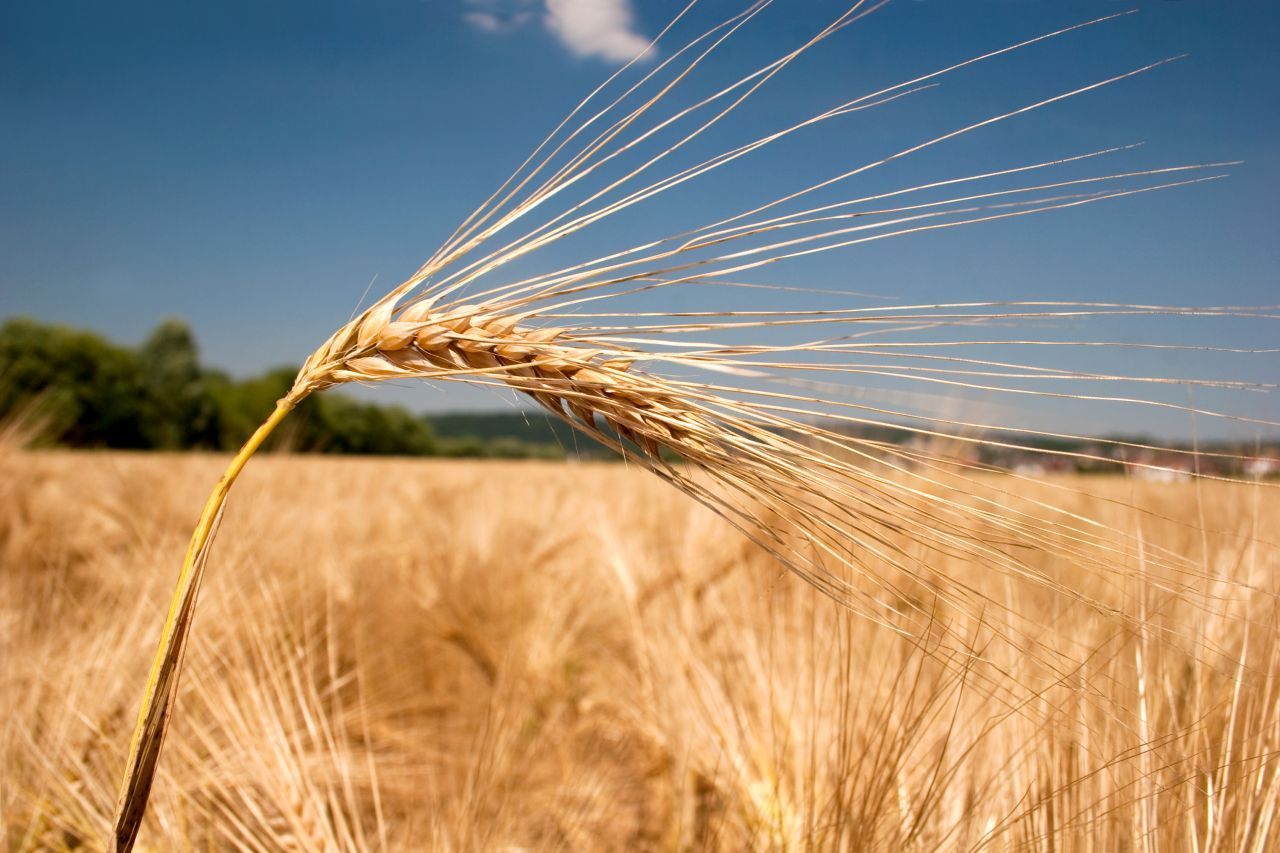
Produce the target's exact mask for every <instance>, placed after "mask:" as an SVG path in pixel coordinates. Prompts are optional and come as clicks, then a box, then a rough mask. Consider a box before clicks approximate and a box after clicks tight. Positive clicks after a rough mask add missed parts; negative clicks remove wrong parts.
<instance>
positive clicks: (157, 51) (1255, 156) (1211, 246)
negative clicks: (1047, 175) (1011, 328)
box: [0, 0, 1280, 409]
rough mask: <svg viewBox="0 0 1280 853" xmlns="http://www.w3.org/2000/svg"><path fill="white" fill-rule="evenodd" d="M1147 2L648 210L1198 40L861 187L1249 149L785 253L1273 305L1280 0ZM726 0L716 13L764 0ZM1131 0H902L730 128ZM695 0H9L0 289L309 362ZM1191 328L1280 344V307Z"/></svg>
mask: <svg viewBox="0 0 1280 853" xmlns="http://www.w3.org/2000/svg"><path fill="white" fill-rule="evenodd" d="M1136 5H1137V8H1139V9H1140V12H1139V13H1138V14H1135V15H1131V16H1127V17H1125V18H1123V19H1121V20H1118V21H1115V22H1112V23H1109V24H1107V25H1104V26H1100V27H1094V28H1090V29H1089V30H1087V31H1084V32H1082V33H1077V34H1073V35H1071V36H1069V37H1066V38H1063V39H1060V40H1055V41H1054V42H1052V43H1049V44H1046V45H1043V46H1039V47H1036V48H1033V49H1031V50H1029V51H1026V52H1024V53H1020V54H1019V55H1017V56H1016V57H1012V58H1009V59H1006V60H1000V61H999V62H996V63H992V64H991V65H990V66H984V67H982V68H978V69H974V70H973V71H971V72H968V71H967V72H965V73H964V74H961V75H957V76H956V77H955V78H948V79H947V80H946V81H945V84H944V85H943V86H941V87H939V88H938V89H936V90H931V91H929V92H926V93H921V94H920V95H919V96H913V97H912V98H909V99H906V100H904V101H903V102H900V103H897V104H893V105H889V106H887V107H884V108H880V109H877V110H873V111H870V112H868V113H866V114H859V115H858V116H856V117H854V118H852V119H845V120H841V121H840V122H838V123H835V124H833V125H832V126H831V127H826V128H824V129H823V130H822V131H821V132H819V133H817V134H814V136H813V138H812V139H811V140H808V141H806V142H805V143H804V144H803V145H801V146H798V147H793V148H787V147H783V148H782V149H781V150H779V151H777V152H770V153H764V154H761V155H760V156H758V157H757V158H754V159H753V160H752V162H751V163H750V164H749V166H748V167H747V168H745V169H743V170H740V171H738V172H736V173H735V174H734V175H733V176H732V177H726V178H725V179H724V180H710V181H708V182H706V184H705V185H704V186H703V187H702V188H700V189H697V190H690V191H688V192H687V193H685V194H684V195H683V196H680V197H678V198H674V199H672V200H670V201H669V202H667V203H665V204H664V203H659V204H655V205H653V206H652V208H651V209H646V210H643V211H638V212H637V213H636V215H635V217H634V218H633V219H631V220H629V222H628V225H627V227H629V228H635V229H640V230H642V231H645V233H647V234H656V233H665V229H666V225H667V224H668V223H669V222H679V221H681V218H682V217H684V216H689V215H693V216H701V217H702V218H703V219H711V218H712V217H713V216H717V215H718V214H721V213H724V212H731V210H732V207H733V204H734V203H735V202H747V201H752V200H767V199H768V198H771V197H773V196H776V195H778V194H780V193H782V192H785V191H787V190H789V189H793V188H795V187H796V186H799V185H802V182H804V181H806V179H812V178H814V177H820V176H823V175H826V174H832V173H835V172H837V171H840V170H842V169H843V168H845V167H847V165H848V164H849V163H855V162H862V161H865V160H866V159H868V158H873V157H875V156H877V155H879V154H883V153H886V152H888V151H889V150H892V149H894V148H895V146H896V147H901V146H902V145H904V144H909V143H911V142H912V141H919V140H920V139H923V138H926V137H927V136H928V135H929V134H931V133H937V132H940V131H943V130H946V129H949V128H951V127H955V126H959V125H961V124H964V123H966V122H968V121H972V120H975V119H979V118H983V117H985V116H986V115H988V114H992V113H994V112H999V111H1001V110H1005V109H1009V108H1011V107H1015V106H1018V105H1020V104H1021V103H1024V102H1027V101H1029V100H1035V99H1037V98H1040V97H1045V96H1048V95H1052V94H1055V93H1057V92H1059V91H1063V90H1065V89H1069V88H1073V87H1075V86H1079V85H1082V84H1084V83H1088V82H1092V81H1093V80H1095V79H1099V78H1101V77H1105V76H1108V75H1111V74H1114V73H1117V72H1120V71H1125V70H1128V69H1130V68H1134V67H1137V66H1140V65H1143V64H1145V63H1147V62H1150V61H1153V60H1155V59H1159V58H1161V57H1165V56H1169V55H1174V54H1181V53H1189V54H1190V56H1189V58H1188V59H1186V60H1183V61H1180V62H1177V63H1174V64H1172V65H1169V66H1167V67H1163V68H1161V69H1158V70H1157V71H1155V72H1153V73H1151V74H1147V75H1144V76H1142V77H1140V78H1138V79H1135V80H1131V81H1127V82H1125V83H1122V84H1119V85H1117V86H1113V87H1109V88H1108V89H1106V90H1103V91H1101V92H1099V93H1096V94H1092V95H1089V96H1087V97H1083V98H1080V99H1075V100H1073V101H1071V102H1069V103H1066V104H1063V105H1058V106H1055V107H1053V108H1051V109H1047V110H1044V111H1041V112H1037V113H1035V114H1032V115H1030V116H1027V117H1023V118H1021V119H1018V120H1017V121H1014V122H1009V123H1006V124H1003V125H1001V126H1000V127H998V128H995V129H992V130H991V131H989V132H986V131H984V132H983V133H981V134H978V135H975V136H974V137H973V138H967V139H965V140H963V141H961V142H959V143H957V144H955V145H949V146H947V147H946V148H945V149H944V150H939V151H937V152H931V153H929V154H927V155H923V156H921V157H919V158H914V159H912V160H911V161H909V162H905V163H903V164H900V165H898V166H895V167H894V168H893V169H891V170H885V172H886V173H885V174H884V175H882V176H881V175H877V176H876V177H874V178H872V179H869V181H868V182H867V184H866V186H867V187H870V188H878V187H888V186H892V185H903V184H905V183H908V182H914V181H916V180H923V179H926V178H934V177H948V176H954V175H959V174H964V173H966V172H968V171H972V170H975V169H984V168H991V167H999V166H1001V165H1012V164H1016V163H1027V162H1034V161H1035V160H1037V159H1043V158H1045V157H1050V156H1054V155H1059V154H1069V153H1077V152H1081V151H1088V150H1094V149H1097V148H1102V147H1106V146H1109V145H1115V144H1125V143H1130V142H1137V141H1144V142H1145V143H1146V144H1145V146H1144V147H1143V148H1141V149H1138V150H1137V151H1136V152H1130V153H1127V154H1125V155H1122V158H1121V159H1118V160H1116V162H1115V164H1114V165H1115V167H1116V168H1119V169H1129V168H1141V167H1143V166H1164V165H1172V164H1176V163H1187V162H1203V161H1216V160H1236V159H1240V160H1244V161H1246V162H1245V163H1244V165H1243V166H1240V167H1235V168H1233V169H1232V170H1231V171H1232V172H1233V176H1232V177H1231V178H1229V179H1227V180H1224V181H1219V182H1216V183H1213V184H1206V185H1200V186H1196V187H1192V188H1187V189H1180V190H1174V191H1170V192H1167V193H1160V194H1154V195H1149V196H1144V197H1140V198H1137V199H1129V200H1124V201H1120V202H1116V203H1109V204H1105V205H1093V206H1090V207H1088V208H1087V209H1086V210H1085V211H1071V212H1065V213H1063V214H1061V215H1058V214H1053V215H1049V216H1045V217H1029V218H1027V219H1025V220H1018V221H1016V222H1014V223H1008V224H1005V223H1002V224H998V225H993V226H984V227H982V228H975V229H962V230H960V231H957V232H954V233H948V234H945V235H940V236H936V237H932V236H931V237H928V238H911V239H910V240H904V241H886V243H885V244H883V245H877V246H874V247H871V248H867V249H860V250H857V251H856V252H850V253H845V254H841V253H836V254H835V255H832V256H825V257H823V258H822V259H820V260H814V261H812V262H806V263H802V264H797V265H795V266H794V267H792V268H790V269H787V270H785V271H784V270H779V271H776V272H774V271H771V272H770V280H771V281H785V283H787V284H792V285H799V286H812V287H823V288H839V289H845V290H849V291H858V292H869V293H873V294H880V295H883V296H887V297H893V298H896V299H899V300H903V301H908V302H913V301H928V300H948V301H961V300H971V299H987V298H992V299H1000V298H1010V297H1015V296H1016V297H1022V298H1067V299H1095V298H1097V299H1109V300H1120V301H1133V302H1161V303H1178V304H1226V303H1233V304H1255V305H1256V304H1275V303H1278V302H1280V288H1278V287H1277V273H1276V270H1277V269H1278V268H1280V240H1277V239H1276V226H1275V220H1276V218H1277V217H1276V197H1277V190H1278V189H1280V154H1278V151H1280V147H1278V146H1277V139H1280V95H1277V91H1278V89H1277V84H1278V83H1280V51H1277V50H1276V49H1275V45H1276V44H1277V43H1280V8H1278V7H1277V6H1276V4H1275V3H1271V2H1263V0H1256V2H1246V0H1231V2H1222V0H1152V1H1151V2H1146V3H1141V4H1136ZM703 7H704V8H702V9H701V11H699V12H698V13H697V14H699V15H701V16H702V18H701V19H700V20H711V19H713V18H719V17H723V16H725V14H727V13H728V12H730V11H732V10H734V9H737V8H739V6H737V5H736V4H733V3H729V2H724V0H710V2H707V3H704V4H703ZM840 8H841V4H840V3H837V2H834V0H805V2H782V3H780V4H779V7H778V8H777V9H775V10H772V11H770V12H769V13H768V16H767V17H762V19H761V22H760V23H759V24H758V25H753V26H751V27H749V28H747V29H745V30H744V31H743V33H742V34H741V36H740V37H738V38H737V40H736V41H735V42H734V45H733V48H732V50H730V51H726V52H725V54H724V55H723V56H722V57H720V58H719V59H718V60H716V62H714V63H712V64H710V65H709V67H708V69H707V71H708V77H709V78H717V77H719V78H720V79H724V77H725V75H730V74H732V72H734V71H735V70H736V71H739V72H741V71H745V70H748V69H750V68H752V67H755V66H756V65H758V64H760V63H761V62H762V61H763V60H765V59H768V58H771V57H772V56H773V55H775V54H776V53H777V51H778V50H779V49H780V47H781V46H782V45H792V44H794V43H795V42H796V40H798V39H801V38H803V37H804V36H805V35H806V34H808V33H811V32H813V31H814V29H815V28H816V27H818V26H820V25H821V23H823V22H824V21H825V20H827V19H829V18H831V17H832V16H834V15H835V14H837V12H838V11H839V9H840ZM1126 8H1130V6H1129V5H1128V4H1120V3H1116V2H1110V0H1088V1H1086V0H1054V2H1048V0H1046V1H1045V2H1036V0H895V2H892V3H889V4H888V5H887V6H886V7H885V8H884V9H882V10H880V11H878V12H876V13H875V14H873V15H871V16H870V17H869V18H867V19H866V20H865V21H863V22H861V23H859V24H858V25H857V26H855V27H852V28H849V29H848V30H847V31H845V32H843V33H841V34H840V35H839V36H838V37H836V38H835V39H833V40H831V41H830V42H828V43H826V44H824V45H822V46H820V47H819V48H818V49H817V50H816V51H815V52H814V53H813V54H812V55H811V56H808V57H806V59H805V60H804V61H803V62H801V63H799V64H797V66H796V67H795V68H792V69H789V70H788V72H787V73H786V74H784V75H781V76H780V77H779V78H778V80H777V81H776V82H775V83H773V84H771V86H770V87H769V88H768V89H767V90H766V91H764V92H762V93H761V95H760V96H759V97H757V98H755V99H753V101H752V103H751V105H750V109H745V110H744V111H743V113H744V114H743V116H742V117H741V118H740V119H735V120H734V121H733V122H729V123H726V126H725V127H724V128H723V135H722V136H721V137H718V141H719V142H721V143H722V144H728V143H733V142H737V141H742V140H743V139H745V138H749V137H748V135H749V134H750V133H751V132H752V131H753V130H754V131H759V130H760V129H764V128H770V127H774V126H776V125H777V124H778V123H779V122H781V121H783V120H785V118H788V117H791V118H799V117H801V116H802V115H804V114H809V113H813V112H816V111H818V110H820V109H823V108H825V107H828V106H830V105H832V104H834V103H837V102H839V101H840V100H843V99H846V98H848V97H850V96H853V95H857V94H862V93H864V92H866V91H871V90H873V89H875V88H879V87H880V86H883V85H885V84H888V83H895V82H898V81H899V80H901V79H904V78H907V77H911V76H914V75H916V74H919V73H922V72H926V71H930V70H933V69H934V68H937V67H939V66H941V65H944V64H947V63H949V62H953V61H956V60H959V59H963V58H966V57H968V56H970V55H973V54H976V53H981V52H983V51H986V50H989V49H993V48H997V47H1001V46H1004V45H1005V44H1008V43H1011V42H1015V41H1018V40H1021V39H1023V38H1027V37H1030V36H1034V35H1038V34H1040V33H1042V32H1045V31H1048V30H1052V29H1056V28H1058V27H1061V26H1064V25H1067V24H1071V23H1076V22H1079V21H1082V20H1086V19H1089V18H1091V17H1096V16H1098V15H1102V14H1107V13H1109V12H1113V11H1119V10H1122V9H1126ZM673 9H675V4H671V3H666V2H636V3H634V4H628V3H626V2H625V0H430V2H421V0H378V1H377V2H362V3H356V2H337V0H324V1H323V2H318V0H271V2H263V0H229V2H219V3H200V4H195V3H171V2H163V0H116V2H111V3H100V2H90V0H42V2H15V1H14V0H9V2H6V3H4V4H2V5H0V111H2V112H0V114H2V115H3V121H2V122H0V314H2V315H10V314H29V315H33V316H35V317H38V318H40V319H43V320H48V321H57V322H65V323H70V324H75V325H81V326H88V327H92V328H94V329H98V330H100V331H102V332H103V333H105V334H107V335H109V336H111V337H113V338H117V339H120V340H123V341H137V340H139V339H140V338H141V337H142V336H143V335H144V334H145V333H146V331H147V330H148V329H149V328H150V327H152V326H153V325H154V324H155V323H156V322H157V321H159V320H160V319H161V318H163V317H166V316H173V315H176V316H181V317H184V318H186V319H187V320H188V321H190V322H191V323H192V325H193V326H194V327H195V329H196V332H197V335H198V338H199V340H200V342H201V344H202V347H203V352H204V356H205V360H206V361H208V362H209V363H212V364H216V365H219V366H222V367H224V368H226V369H228V370H230V371H232V372H233V373H237V374H248V373H253V372H256V371H258V370H260V369H262V368H264V367H267V366H270V365H275V364H281V363H297V362H299V361H301V360H302V358H304V357H305V356H306V354H307V353H309V352H310V350H311V349H312V348H314V346H315V345H316V344H318V343H319V342H320V341H321V340H323V338H324V337H326V336H327V334H328V333H329V332H330V331H331V330H332V329H333V328H334V327H336V326H337V325H340V324H341V323H342V322H344V321H345V319H346V318H347V316H348V315H349V314H350V312H351V309H352V308H353V306H354V304H355V303H356V301H357V300H358V299H359V298H360V296H361V294H362V293H363V292H364V291H365V288H366V286H367V285H368V284H369V283H370V281H374V284H373V289H374V290H375V291H378V290H385V289H386V288H387V287H389V286H390V285H392V284H394V283H395V282H397V281H399V280H400V279H401V278H403V277H404V276H405V275H407V274H408V273H409V272H411V271H412V270H413V269H414V268H416V267H417V265H418V264H419V263H420V262H421V261H422V260H423V259H425V258H426V256H427V255H428V254H430V252H431V250H432V249H433V248H434V247H435V246H436V245H437V244H438V243H439V242H440V241H441V240H442V239H443V238H445V237H446V236H447V235H448V233H449V232H450V230H451V229H452V227H453V226H454V225H455V224H456V223H457V222H458V221H459V220H460V219H461V218H463V217H464V216H465V215H466V214H467V213H468V212H470V210H471V209H472V208H473V207H474V206H475V205H476V204H478V203H479V202H480V201H482V200H483V199H484V198H485V197H486V196H487V195H488V193H489V192H490V191H491V190H492V189H493V188H494V187H495V186H496V185H497V184H498V183H499V182H500V181H501V180H502V179H503V178H504V177H505V176H506V175H507V174H508V173H509V172H510V170H511V169H512V168H513V167H514V166H515V165H516V164H517V163H518V162H519V161H520V160H521V159H522V158H523V156H524V155H525V154H526V153H528V151H529V150H530V149H531V148H532V147H533V146H534V145H535V144H536V143H537V142H538V141H539V140H540V139H541V138H542V136H543V135H544V134H545V133H546V132H547V131H549V130H550V129H551V127H553V126H554V124H555V123H556V122H557V121H558V120H559V118H560V117H561V116H562V115H563V114H564V112H565V111H566V110H567V109H569V108H570V107H571V106H572V105H573V104H574V103H576V102H577V100H578V99H579V98H580V97H581V96H582V95H584V94H585V93H586V92H587V91H589V90H590V88H591V87H593V86H594V85H595V84H596V83H597V82H598V81H599V80H600V79H601V78H602V77H603V76H604V75H605V74H607V73H609V72H610V71H611V70H612V69H613V68H615V67H616V66H617V64H618V62H619V60H620V59H621V58H622V57H624V56H626V55H628V54H629V53H630V52H632V51H634V49H635V48H636V47H637V46H638V45H641V44H643V43H644V40H645V39H647V38H648V37H649V36H651V35H653V34H654V33H656V32H657V31H658V30H659V29H660V27H661V25H662V24H663V22H664V21H665V20H666V18H667V16H668V15H669V14H670V13H671V11H672V10H673ZM1105 168H1107V169H1110V168H1111V166H1110V165H1108V166H1107V167H1105ZM646 229H647V230H646ZM608 236H609V235H608V232H607V231H606V232H605V233H603V234H602V236H601V237H600V239H601V240H602V241H603V240H606V239H607V238H608ZM614 236H616V235H614ZM603 245H604V244H603V243H601V246H603ZM596 248H598V247H597V246H593V245H592V244H591V243H590V242H580V243H578V244H576V245H574V246H572V247H567V248H566V249H565V250H564V251H565V252H569V251H587V252H591V251H592V250H593V249H596ZM836 255H838V256H836ZM568 257H570V255H567V254H561V255H559V256H553V258H552V259H553V260H554V259H559V260H564V259H566V258H568ZM767 298H769V297H764V296H757V297H754V299H755V300H756V301H755V302H753V303H752V304H751V306H750V307H760V304H762V303H760V300H767ZM775 298H776V297H775ZM1196 334H1203V335H1204V336H1205V337H1206V340H1207V341H1208V342H1215V341H1214V338H1213V336H1214V335H1218V336H1227V337H1231V338H1232V339H1233V340H1235V341H1245V342H1246V343H1248V344H1249V345H1253V346H1262V345H1266V344H1267V343H1271V344H1274V342H1268V341H1266V340H1265V338H1266V337H1267V335H1268V334H1270V331H1269V330H1266V329H1262V330H1260V329H1257V328H1245V329H1223V328H1221V327H1211V328H1208V329H1207V330H1205V331H1202V332H1201V331H1197V332H1196ZM384 396H385V395H384ZM390 396H391V397H394V398H396V399H400V400H403V401H407V402H409V403H410V404H411V405H414V406H418V407H422V408H436V409H451V408H474V407H476V406H478V405H501V403H498V402H494V401H491V400H489V399H488V398H485V397H480V396H475V395H471V394H459V393H457V392H456V391H455V390H453V389H450V390H449V392H448V393H447V394H445V393H442V392H440V391H428V390H415V391H398V392H393V393H392V394H391V395H390Z"/></svg>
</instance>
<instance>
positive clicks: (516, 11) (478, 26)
mask: <svg viewBox="0 0 1280 853" xmlns="http://www.w3.org/2000/svg"><path fill="white" fill-rule="evenodd" d="M535 2H537V0H463V5H464V6H465V7H467V9H468V11H466V12H464V13H463V15H462V20H464V21H466V22H467V24H468V25H470V26H471V27H472V28H474V29H475V30H477V31H479V32H482V33H490V34H499V33H509V32H512V31H513V30H518V29H520V28H521V27H523V26H525V25H526V24H528V23H529V22H530V21H532V20H533V17H534V12H533V10H532V9H531V8H530V7H532V6H533V5H534V3H535ZM541 2H542V3H545V6H546V11H545V12H544V13H543V16H542V20H543V22H544V23H545V24H546V27H547V29H548V30H549V31H550V32H551V34H552V35H554V36H555V37H556V39H558V40H559V41H560V43H561V44H563V45H564V46H565V47H567V48H569V50H570V51H572V52H573V53H574V54H576V55H578V56H594V57H598V58H600V59H604V60H608V61H610V62H627V61H629V60H631V59H634V58H635V57H636V56H638V55H639V54H640V53H641V52H642V51H643V50H644V49H645V48H646V47H648V46H649V40H648V39H647V38H645V37H644V36H642V35H640V34H639V33H637V32H636V31H635V28H634V16H633V14H632V11H631V4H630V0H541Z"/></svg>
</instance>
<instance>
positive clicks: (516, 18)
mask: <svg viewBox="0 0 1280 853" xmlns="http://www.w3.org/2000/svg"><path fill="white" fill-rule="evenodd" d="M532 18H533V13H532V12H516V13H513V14H509V15H502V14H498V13H496V12H467V13H466V14H464V15H463V16H462V20H464V21H466V22H467V23H468V24H470V25H471V26H473V27H475V28H476V29H477V30H479V31H480V32H482V33H509V32H511V31H512V30H516V29H519V28H520V27H522V26H524V25H525V24H527V23H529V21H530V20H531V19H532Z"/></svg>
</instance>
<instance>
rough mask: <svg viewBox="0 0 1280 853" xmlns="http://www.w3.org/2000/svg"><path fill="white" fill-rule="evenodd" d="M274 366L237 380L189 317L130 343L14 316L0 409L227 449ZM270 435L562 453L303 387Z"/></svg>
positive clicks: (404, 449) (448, 449) (282, 440)
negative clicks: (448, 432) (450, 431)
mask: <svg viewBox="0 0 1280 853" xmlns="http://www.w3.org/2000/svg"><path fill="white" fill-rule="evenodd" d="M296 373H297V368H293V367H282V368H279V369H276V370H270V371H268V372H266V373H264V374H262V375H261V376H257V377H254V378H251V379H243V380H237V379H233V378H232V377H230V376H228V375H227V374H226V373H224V372H222V371H219V370H213V369H210V368H208V367H204V366H203V365H201V364H200V358H199V350H198V348H197V346H196V340H195V336H194V335H193V334H192V332H191V329H190V327H188V326H187V325H186V324H185V323H183V322H182V321H180V320H166V321H164V322H162V323H161V324H160V325H159V326H157V327H156V328H155V330H154V331H152V332H151V334H150V335H149V336H148V337H147V339H146V340H145V341H144V342H143V343H142V344H141V346H138V347H125V346H121V345H119V344H115V343H112V342H110V341H108V340H106V339H105V338H103V337H101V336H100V335H97V334H94V333H92V332H87V331H83V330H80V329H72V328H68V327H65V326H56V325H48V324H44V323H39V322H37V321H35V320H31V319H26V318H14V319H10V320H8V321H6V322H5V323H4V325H3V326H0V420H3V419H7V418H11V417H15V416H18V415H25V416H28V417H31V418H33V419H34V420H35V422H36V423H37V424H38V425H39V427H40V437H41V440H42V441H44V442H46V443H50V444H57V445H62V446H67V447H82V448H124V449H150V450H234V449H235V448H237V447H239V446H240V445H241V444H242V443H243V442H244V440H245V439H246V438H247V437H248V436H249V434H250V433H251V432H252V431H253V429H254V428H255V427H256V426H257V425H258V424H259V423H261V422H262V419H263V418H264V417H266V415H267V414H268V413H269V412H270V411H271V408H272V406H274V404H275V401H276V400H277V399H279V398H280V397H281V396H283V395H284V394H285V393H286V392H287V391H288V390H289V387H290V386H291V385H292V383H293V377H294V375H295V374H296ZM272 442H273V443H274V444H275V445H277V446H279V445H282V444H283V445H287V446H288V447H290V448H291V449H294V450H298V451H304V452H316V453H362V454H385V455H409V456H433V455H446V456H501V457H529V456H539V457H556V456H562V455H563V451H562V450H561V445H560V444H558V443H554V442H526V441H522V440H520V439H518V438H513V437H511V436H502V437H497V438H495V437H489V436H483V435H462V436H460V435H452V436H447V437H441V436H438V435H437V434H436V432H435V431H434V430H433V429H432V426H431V423H430V422H429V421H428V420H427V419H426V418H423V417H420V416H417V415H415V414H413V413H412V412H409V411H408V410H406V409H404V408H402V407H399V406H385V405H377V404H371V403H361V402H358V401H356V400H353V399H351V398H350V397H347V396H343V395H342V394H339V393H333V392H329V393H325V394H319V395H313V396H312V397H311V398H309V399H307V400H305V401H304V402H303V403H302V404H301V405H300V406H299V407H298V410H297V411H296V412H295V413H294V414H293V415H291V416H290V419H289V424H288V425H287V427H286V428H284V429H282V431H281V432H280V433H279V434H278V435H276V436H273V437H272Z"/></svg>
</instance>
